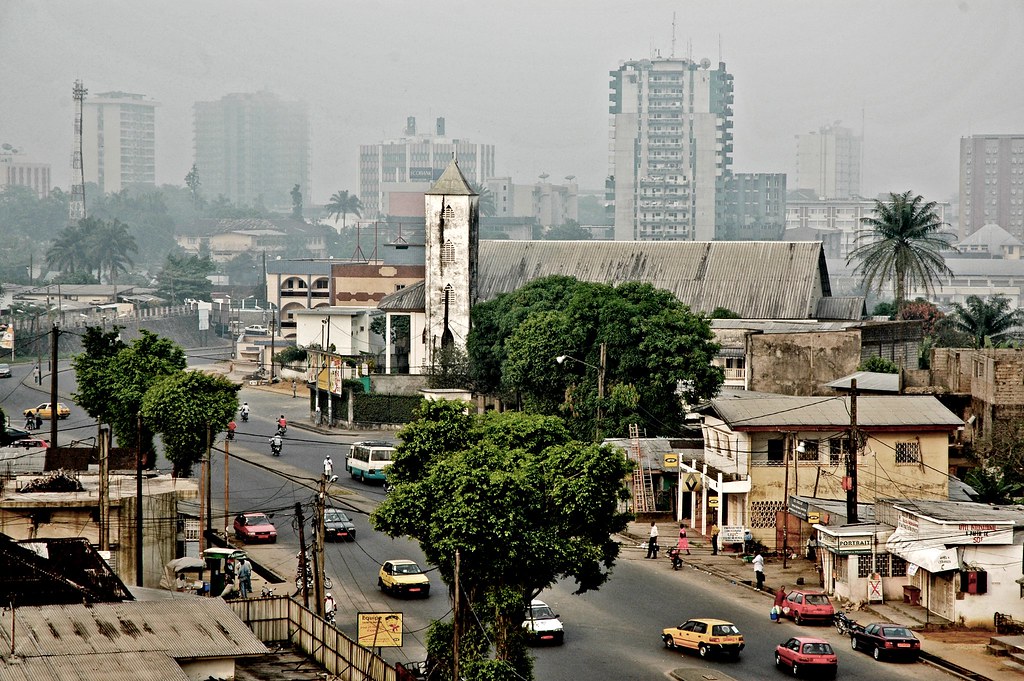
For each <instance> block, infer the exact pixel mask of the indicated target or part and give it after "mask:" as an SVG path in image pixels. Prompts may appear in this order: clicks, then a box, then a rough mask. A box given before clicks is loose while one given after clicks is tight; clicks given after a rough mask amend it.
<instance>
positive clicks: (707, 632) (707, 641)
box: [661, 617, 744, 658]
mask: <svg viewBox="0 0 1024 681" xmlns="http://www.w3.org/2000/svg"><path fill="white" fill-rule="evenodd" d="M661 640H662V641H663V642H664V643H665V647H666V648H684V649H687V650H696V651H697V654H698V655H700V656H701V657H708V656H709V655H711V654H717V655H727V656H730V657H732V658H738V657H739V656H740V651H741V650H743V646H744V643H743V634H741V633H740V630H739V629H737V628H736V625H735V624H733V623H732V622H726V621H725V620H717V619H708V618H703V617H702V618H698V619H692V620H686V621H685V622H683V623H682V624H680V625H679V626H678V627H668V628H667V629H662V631H661Z"/></svg>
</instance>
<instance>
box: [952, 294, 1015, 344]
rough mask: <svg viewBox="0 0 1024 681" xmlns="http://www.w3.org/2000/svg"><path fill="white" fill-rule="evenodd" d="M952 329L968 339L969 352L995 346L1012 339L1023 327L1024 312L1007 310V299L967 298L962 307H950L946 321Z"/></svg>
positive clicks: (954, 305) (1002, 297)
mask: <svg viewBox="0 0 1024 681" xmlns="http://www.w3.org/2000/svg"><path fill="white" fill-rule="evenodd" d="M949 320H950V323H951V324H952V325H953V328H954V329H956V330H957V331H959V332H961V333H962V334H964V335H965V336H966V337H967V338H969V339H970V340H969V345H970V347H972V348H982V347H985V346H986V345H993V344H998V343H1001V342H1004V341H1007V340H1010V339H1011V338H1013V336H1014V334H1015V333H1019V332H1020V328H1019V327H1020V326H1021V325H1024V311H1021V309H1020V308H1017V309H1010V299H1009V298H1007V297H1006V296H1004V295H995V296H992V297H991V298H989V299H988V300H982V299H981V298H979V297H978V296H967V298H966V300H965V301H964V304H963V305H961V304H960V303H953V314H951V315H950V317H949Z"/></svg>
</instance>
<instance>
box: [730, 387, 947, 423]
mask: <svg viewBox="0 0 1024 681" xmlns="http://www.w3.org/2000/svg"><path fill="white" fill-rule="evenodd" d="M711 408H712V410H713V411H714V412H715V413H716V414H718V416H719V417H720V418H721V419H722V420H723V421H725V422H726V423H727V424H728V425H729V427H730V428H732V429H733V430H758V429H766V428H779V429H787V428H790V429H813V428H816V427H818V428H820V427H826V428H846V427H849V425H850V398H849V397H845V396H844V397H791V396H789V395H778V396H775V397H754V398H749V399H734V398H724V399H723V398H716V399H713V400H711ZM857 425H858V426H859V427H861V428H906V429H907V430H912V429H928V430H952V429H954V428H958V427H959V426H962V425H963V421H961V420H960V419H959V418H958V417H957V415H956V414H954V413H953V412H951V411H950V410H949V409H947V408H946V407H945V406H943V404H942V403H941V402H939V401H938V400H937V399H935V398H934V397H932V396H931V395H899V396H888V395H882V396H874V395H871V396H862V397H858V398H857Z"/></svg>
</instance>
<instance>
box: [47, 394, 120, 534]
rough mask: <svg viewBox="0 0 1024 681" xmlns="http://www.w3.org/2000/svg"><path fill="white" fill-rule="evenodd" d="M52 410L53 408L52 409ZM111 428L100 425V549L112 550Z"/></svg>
mask: <svg viewBox="0 0 1024 681" xmlns="http://www.w3.org/2000/svg"><path fill="white" fill-rule="evenodd" d="M51 411H52V410H51ZM109 433H110V430H109V429H107V428H104V427H103V426H100V434H99V442H98V444H99V450H100V489H99V495H100V499H99V502H100V551H109V550H110V477H109V476H110V469H109V463H110V458H109V456H108V454H109V452H110V439H109V437H108V435H109Z"/></svg>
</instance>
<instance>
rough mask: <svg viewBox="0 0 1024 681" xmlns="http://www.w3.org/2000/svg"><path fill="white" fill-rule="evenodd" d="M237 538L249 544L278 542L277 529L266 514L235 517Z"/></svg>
mask: <svg viewBox="0 0 1024 681" xmlns="http://www.w3.org/2000/svg"><path fill="white" fill-rule="evenodd" d="M235 538H237V539H241V540H242V541H243V542H245V543H246V544H248V543H249V542H258V541H263V542H267V543H269V544H273V543H275V542H277V528H276V527H274V523H272V522H270V518H269V517H267V514H266V513H255V512H250V513H239V514H238V515H237V516H235Z"/></svg>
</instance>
